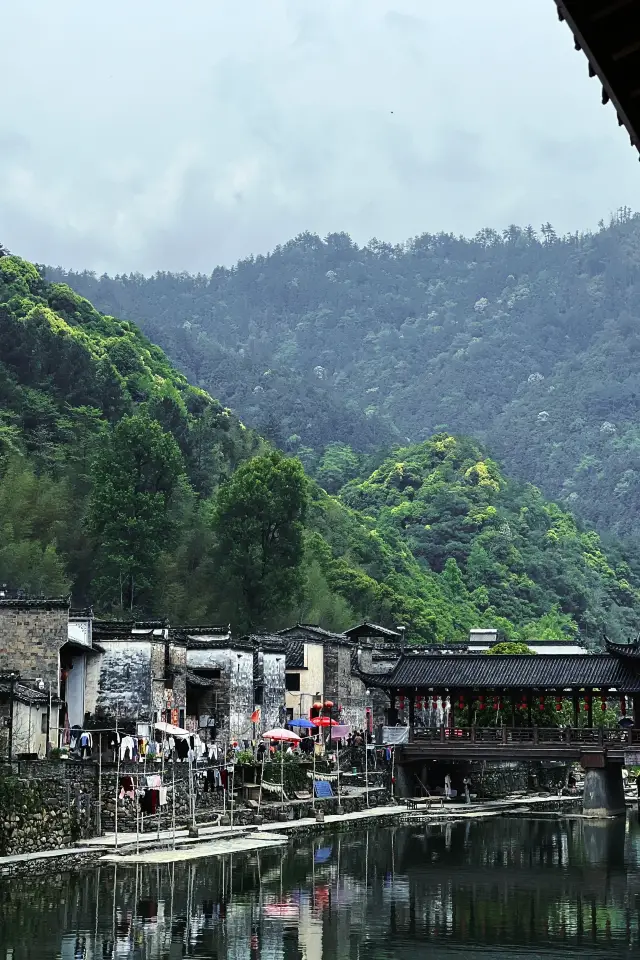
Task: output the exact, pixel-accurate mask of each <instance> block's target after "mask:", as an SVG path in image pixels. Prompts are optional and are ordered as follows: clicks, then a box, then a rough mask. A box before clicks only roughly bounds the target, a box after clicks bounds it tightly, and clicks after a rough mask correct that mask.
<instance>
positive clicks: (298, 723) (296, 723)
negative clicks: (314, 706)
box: [287, 717, 315, 730]
mask: <svg viewBox="0 0 640 960" xmlns="http://www.w3.org/2000/svg"><path fill="white" fill-rule="evenodd" d="M287 726H288V727H304V728H305V730H311V729H312V728H313V729H315V723H311V720H307V719H306V717H298V719H297V720H289V722H288V723H287Z"/></svg>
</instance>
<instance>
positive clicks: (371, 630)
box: [345, 620, 400, 639]
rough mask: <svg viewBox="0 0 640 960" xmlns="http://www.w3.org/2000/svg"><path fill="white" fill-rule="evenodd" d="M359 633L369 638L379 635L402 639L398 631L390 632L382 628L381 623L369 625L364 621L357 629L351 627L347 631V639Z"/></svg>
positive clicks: (386, 628)
mask: <svg viewBox="0 0 640 960" xmlns="http://www.w3.org/2000/svg"><path fill="white" fill-rule="evenodd" d="M367 632H368V633H367ZM358 633H362V634H365V635H369V636H376V635H378V636H381V637H395V638H396V639H399V638H400V634H399V632H398V631H397V630H389V628H388V627H381V626H380V624H379V623H369V621H368V620H363V621H362V623H359V624H357V625H356V626H355V627H350V628H349V629H348V630H345V636H347V637H350V636H351V635H352V634H358Z"/></svg>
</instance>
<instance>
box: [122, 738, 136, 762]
mask: <svg viewBox="0 0 640 960" xmlns="http://www.w3.org/2000/svg"><path fill="white" fill-rule="evenodd" d="M120 759H121V760H133V737H123V738H122V740H121V741H120Z"/></svg>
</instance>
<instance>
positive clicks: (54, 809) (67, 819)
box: [0, 762, 97, 856]
mask: <svg viewBox="0 0 640 960" xmlns="http://www.w3.org/2000/svg"><path fill="white" fill-rule="evenodd" d="M13 770H14V771H15V772H14V773H11V774H7V773H5V774H0V855H2V856H8V855H10V854H17V853H31V852H35V851H37V850H49V849H53V848H62V847H68V846H72V845H73V844H74V843H75V842H76V841H77V840H80V839H81V838H83V837H87V836H93V835H94V833H95V818H96V807H95V801H96V786H97V778H96V772H95V768H94V767H93V765H91V764H88V765H80V764H69V763H56V762H38V763H22V762H20V763H18V764H14V765H13Z"/></svg>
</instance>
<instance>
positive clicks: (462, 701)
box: [458, 694, 464, 710]
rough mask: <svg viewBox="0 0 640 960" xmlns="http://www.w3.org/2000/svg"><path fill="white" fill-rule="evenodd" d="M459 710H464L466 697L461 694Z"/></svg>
mask: <svg viewBox="0 0 640 960" xmlns="http://www.w3.org/2000/svg"><path fill="white" fill-rule="evenodd" d="M458 709H459V710H464V697H463V696H462V694H460V699H459V700H458Z"/></svg>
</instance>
